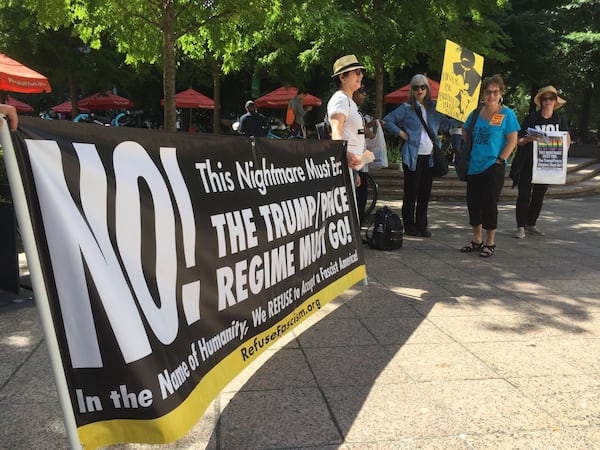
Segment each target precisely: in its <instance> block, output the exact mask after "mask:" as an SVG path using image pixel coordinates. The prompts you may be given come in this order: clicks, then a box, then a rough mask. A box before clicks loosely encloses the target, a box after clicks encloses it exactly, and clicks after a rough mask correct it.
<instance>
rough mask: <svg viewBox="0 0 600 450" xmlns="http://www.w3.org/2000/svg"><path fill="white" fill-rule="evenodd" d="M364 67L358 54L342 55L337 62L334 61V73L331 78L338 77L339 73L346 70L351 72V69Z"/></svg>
mask: <svg viewBox="0 0 600 450" xmlns="http://www.w3.org/2000/svg"><path fill="white" fill-rule="evenodd" d="M364 68H365V67H364V66H363V65H361V64H360V63H359V62H358V59H356V56H354V55H346V56H342V57H341V58H339V59H338V60H337V61H336V62H334V63H333V75H331V78H334V77H337V76H338V75H340V74H342V73H345V72H350V71H351V70H355V69H364Z"/></svg>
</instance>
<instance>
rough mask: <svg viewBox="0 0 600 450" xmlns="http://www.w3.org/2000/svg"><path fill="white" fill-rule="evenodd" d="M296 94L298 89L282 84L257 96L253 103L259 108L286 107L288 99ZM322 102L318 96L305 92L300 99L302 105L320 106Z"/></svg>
mask: <svg viewBox="0 0 600 450" xmlns="http://www.w3.org/2000/svg"><path fill="white" fill-rule="evenodd" d="M296 94H298V89H297V88H295V87H291V86H282V87H280V88H279V89H275V90H274V91H271V92H269V93H268V94H265V95H263V96H262V97H258V98H257V99H256V100H254V104H255V105H256V106H258V107H259V108H287V106H288V103H289V102H290V100H291V99H292V98H293V97H295V96H296ZM322 103H323V102H322V101H321V99H320V98H319V97H315V96H314V95H311V94H306V96H305V97H304V99H303V100H302V105H303V106H321V104H322Z"/></svg>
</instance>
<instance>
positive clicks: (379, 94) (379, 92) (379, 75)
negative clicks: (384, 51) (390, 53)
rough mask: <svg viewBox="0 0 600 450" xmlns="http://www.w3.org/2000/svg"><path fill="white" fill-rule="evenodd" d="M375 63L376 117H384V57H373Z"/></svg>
mask: <svg viewBox="0 0 600 450" xmlns="http://www.w3.org/2000/svg"><path fill="white" fill-rule="evenodd" d="M373 64H374V65H375V118H376V119H381V118H383V58H381V56H379V55H378V56H375V57H373Z"/></svg>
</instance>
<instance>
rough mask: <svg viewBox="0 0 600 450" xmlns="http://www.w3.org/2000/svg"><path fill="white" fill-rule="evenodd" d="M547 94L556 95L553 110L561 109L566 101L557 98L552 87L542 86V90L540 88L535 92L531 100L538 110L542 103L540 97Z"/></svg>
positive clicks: (556, 93)
mask: <svg viewBox="0 0 600 450" xmlns="http://www.w3.org/2000/svg"><path fill="white" fill-rule="evenodd" d="M547 93H551V94H554V95H556V102H554V109H558V108H562V106H563V105H564V104H565V103H567V101H566V100H565V99H564V98H560V97H559V96H558V92H557V91H556V88H555V87H554V86H544V87H543V88H540V90H539V91H538V92H537V94H535V98H534V99H533V102H534V103H535V104H536V105H537V107H538V108H541V107H542V102H541V101H540V97H541V96H542V95H544V94H547Z"/></svg>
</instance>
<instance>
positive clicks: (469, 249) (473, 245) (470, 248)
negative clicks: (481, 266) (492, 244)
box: [460, 241, 483, 253]
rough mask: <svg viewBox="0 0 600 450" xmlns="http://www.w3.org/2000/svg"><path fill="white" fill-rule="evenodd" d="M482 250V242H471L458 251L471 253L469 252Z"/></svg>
mask: <svg viewBox="0 0 600 450" xmlns="http://www.w3.org/2000/svg"><path fill="white" fill-rule="evenodd" d="M482 248H483V242H479V243H477V242H474V241H471V242H469V245H465V246H464V247H463V248H461V249H460V251H461V252H463V253H471V252H476V251H481V249H482Z"/></svg>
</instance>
